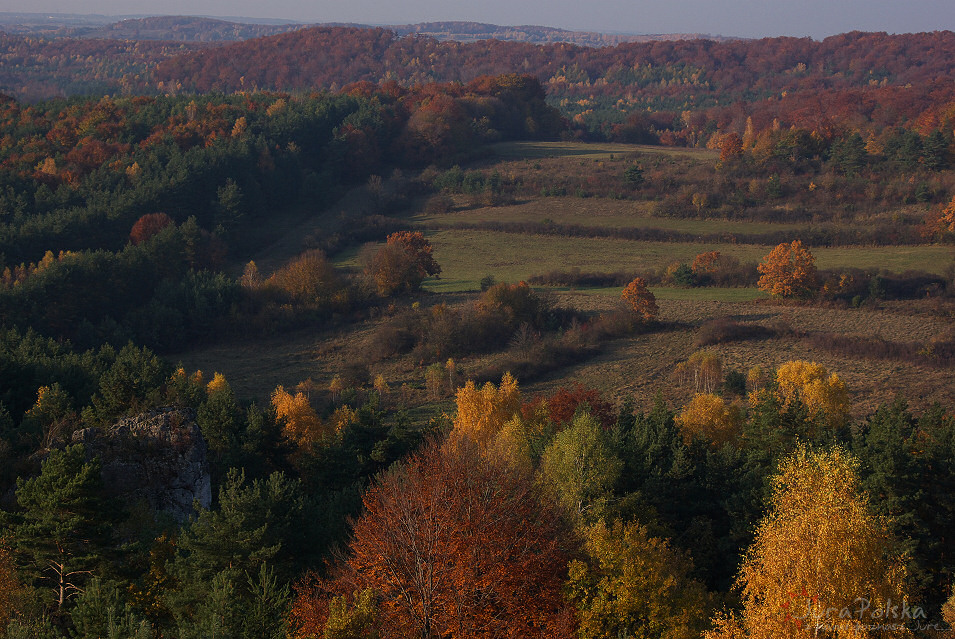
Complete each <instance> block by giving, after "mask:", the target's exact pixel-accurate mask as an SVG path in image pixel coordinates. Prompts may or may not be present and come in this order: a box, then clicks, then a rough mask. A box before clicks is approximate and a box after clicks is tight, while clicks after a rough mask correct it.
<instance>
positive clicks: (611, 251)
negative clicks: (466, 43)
mask: <svg viewBox="0 0 955 639" xmlns="http://www.w3.org/2000/svg"><path fill="white" fill-rule="evenodd" d="M429 239H430V240H431V242H432V244H433V245H434V257H435V259H436V260H437V261H438V264H440V265H441V269H442V271H441V279H438V280H427V281H426V282H425V288H426V289H428V290H430V291H434V292H456V291H467V290H476V289H477V288H479V283H480V280H481V278H482V277H484V276H486V275H492V276H493V277H494V278H495V279H496V280H497V281H499V282H517V281H520V280H526V279H528V278H530V277H531V276H533V275H540V274H543V273H547V272H549V271H554V270H568V269H571V268H579V269H580V270H581V271H584V272H593V271H603V272H612V271H643V270H649V269H661V268H664V267H666V266H667V265H668V264H671V263H673V262H691V261H692V260H693V258H694V257H695V256H696V255H697V254H699V253H704V252H707V251H720V252H722V253H725V254H727V255H732V256H734V257H736V258H738V259H739V260H740V261H743V262H746V261H760V260H762V258H763V257H764V256H765V255H766V254H767V253H769V251H770V250H771V249H772V247H771V246H762V245H743V244H728V243H668V242H642V241H632V240H621V239H616V238H575V237H559V236H540V235H526V234H519V233H498V232H492V231H474V230H442V231H437V232H435V233H432V234H429ZM813 253H814V254H815V256H816V265H817V266H818V267H819V268H823V269H825V268H845V267H858V268H884V269H887V270H889V271H893V272H902V271H906V270H909V269H921V270H926V271H930V272H933V273H942V272H943V271H944V270H945V268H946V267H947V266H948V265H949V264H950V263H951V261H952V251H951V249H950V248H948V247H942V246H883V247H838V248H821V249H815V250H814V251H813ZM349 262H351V264H352V265H354V256H353V257H352V258H351V260H346V262H345V264H346V265H347V264H348V263H349Z"/></svg>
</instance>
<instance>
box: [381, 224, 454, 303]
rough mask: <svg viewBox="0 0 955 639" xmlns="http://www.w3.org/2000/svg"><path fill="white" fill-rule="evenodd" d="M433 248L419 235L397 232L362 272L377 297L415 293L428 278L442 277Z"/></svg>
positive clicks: (417, 232)
mask: <svg viewBox="0 0 955 639" xmlns="http://www.w3.org/2000/svg"><path fill="white" fill-rule="evenodd" d="M432 252H433V248H432V246H431V242H429V241H428V240H427V239H426V238H425V237H424V234H422V233H421V231H413V232H412V231H399V232H397V233H392V234H391V235H389V236H388V240H387V242H386V244H385V245H384V246H382V247H381V248H379V249H378V251H377V252H376V253H375V254H374V256H373V257H372V259H371V262H370V264H369V265H368V266H366V268H365V272H366V273H368V274H369V275H370V276H371V277H372V279H373V280H374V282H375V286H376V287H377V288H378V293H379V294H380V295H392V294H394V293H398V292H402V291H405V292H411V291H416V290H418V289H419V288H420V287H421V282H422V281H423V280H424V278H425V277H428V276H429V275H438V274H439V273H441V266H440V265H438V263H437V262H436V261H435V260H434V256H433V255H432Z"/></svg>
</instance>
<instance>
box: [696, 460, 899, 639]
mask: <svg viewBox="0 0 955 639" xmlns="http://www.w3.org/2000/svg"><path fill="white" fill-rule="evenodd" d="M772 487H773V497H772V503H771V510H770V512H769V514H768V515H767V516H766V517H765V518H764V519H763V520H762V522H760V524H759V527H758V528H757V530H756V539H755V541H754V542H753V544H752V546H750V548H749V550H748V552H747V554H746V558H745V560H744V562H743V565H742V567H741V569H740V573H739V578H738V582H739V585H740V587H741V588H742V598H743V611H742V617H741V619H737V620H733V619H730V620H727V619H725V618H724V619H723V620H721V621H720V622H719V623H718V624H717V626H718V628H717V630H716V631H714V632H711V633H707V634H706V635H705V636H706V637H708V638H709V639H727V638H729V637H750V638H751V639H757V638H758V639H763V638H765V639H788V638H794V639H795V638H797V637H798V638H801V637H805V638H809V637H818V636H819V631H820V630H822V631H824V632H825V633H826V636H831V637H839V638H841V637H875V636H878V637H896V636H907V634H906V632H907V631H905V630H903V629H898V630H896V629H894V628H895V627H896V626H894V624H898V626H897V627H898V628H901V625H902V624H904V623H905V621H906V619H903V618H902V617H901V616H900V615H901V611H902V609H903V608H902V607H903V606H904V605H907V602H906V601H905V597H904V592H903V589H902V579H903V566H902V561H901V558H900V556H899V555H898V554H897V553H896V552H895V551H894V548H895V546H894V543H895V542H894V540H893V539H892V538H891V536H890V534H889V532H888V526H887V522H886V521H885V520H884V519H882V518H880V517H877V516H875V515H873V514H872V513H871V511H870V509H869V504H868V499H867V496H866V495H865V494H864V493H863V492H862V491H861V489H860V487H859V479H858V476H857V462H856V461H855V459H854V458H853V457H852V456H851V455H849V454H848V453H847V452H846V451H844V450H842V449H840V448H835V449H832V450H830V451H822V452H813V451H810V450H808V449H806V448H799V449H797V451H796V452H795V453H794V454H793V455H792V456H791V457H789V458H788V459H786V460H785V461H784V462H783V463H782V464H781V466H780V469H779V474H778V475H777V476H776V477H775V478H774V479H773V480H772ZM893 606H895V608H893ZM843 611H845V612H843Z"/></svg>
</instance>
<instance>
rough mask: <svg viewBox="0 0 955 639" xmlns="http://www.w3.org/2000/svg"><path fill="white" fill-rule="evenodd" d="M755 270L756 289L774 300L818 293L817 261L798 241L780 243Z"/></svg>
mask: <svg viewBox="0 0 955 639" xmlns="http://www.w3.org/2000/svg"><path fill="white" fill-rule="evenodd" d="M756 268H757V270H758V271H759V272H760V278H759V281H758V282H757V286H759V288H760V289H762V290H764V291H766V292H767V293H769V294H770V295H772V296H773V297H811V296H812V294H813V293H814V292H815V291H816V286H817V277H816V258H815V257H813V255H812V253H810V252H809V250H808V249H805V248H803V245H802V242H801V241H799V240H793V241H792V243H790V244H786V243H783V244H780V245H779V246H777V247H776V248H774V249H773V250H772V251H770V253H769V254H768V255H767V256H766V257H764V258H763V261H762V263H761V264H760V265H759V266H757V267H756Z"/></svg>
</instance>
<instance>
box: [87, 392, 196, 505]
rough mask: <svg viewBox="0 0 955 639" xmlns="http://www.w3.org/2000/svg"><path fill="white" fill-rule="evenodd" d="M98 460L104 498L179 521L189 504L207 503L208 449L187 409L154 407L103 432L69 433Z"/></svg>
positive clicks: (192, 414) (89, 430) (194, 417)
mask: <svg viewBox="0 0 955 639" xmlns="http://www.w3.org/2000/svg"><path fill="white" fill-rule="evenodd" d="M73 443H83V444H85V445H86V450H87V453H88V454H89V455H90V456H91V457H92V456H95V457H98V458H99V460H100V463H101V466H102V472H103V482H104V484H105V486H106V490H107V492H108V493H109V494H111V495H112V496H114V497H117V498H119V499H120V500H121V501H122V502H123V503H124V504H125V505H127V506H128V507H132V506H134V505H136V504H142V503H143V502H145V503H146V504H147V505H148V506H149V507H150V509H151V510H153V511H154V513H156V514H165V515H168V516H171V517H173V518H175V519H176V520H178V521H183V520H185V519H186V518H188V517H189V516H190V515H192V514H194V512H195V509H194V508H193V504H194V503H198V504H199V506H200V507H202V508H208V507H209V506H210V505H211V503H212V486H211V476H210V474H209V460H208V454H207V453H208V448H207V446H206V442H205V439H203V437H202V433H201V432H200V431H199V427H198V425H196V416H195V412H194V411H193V410H191V409H187V408H173V407H167V408H158V409H156V410H153V411H149V412H147V413H142V414H140V415H136V416H134V417H127V418H125V419H122V420H120V421H118V422H116V423H115V424H113V425H112V426H109V427H107V428H106V429H104V430H100V429H94V428H85V429H83V430H79V431H76V432H75V433H73Z"/></svg>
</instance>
